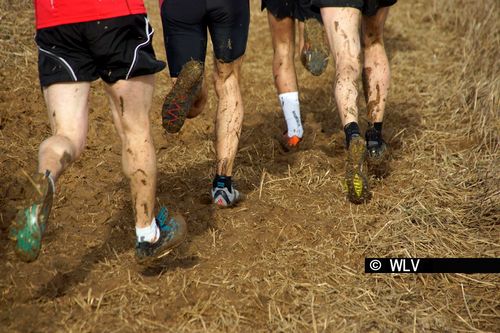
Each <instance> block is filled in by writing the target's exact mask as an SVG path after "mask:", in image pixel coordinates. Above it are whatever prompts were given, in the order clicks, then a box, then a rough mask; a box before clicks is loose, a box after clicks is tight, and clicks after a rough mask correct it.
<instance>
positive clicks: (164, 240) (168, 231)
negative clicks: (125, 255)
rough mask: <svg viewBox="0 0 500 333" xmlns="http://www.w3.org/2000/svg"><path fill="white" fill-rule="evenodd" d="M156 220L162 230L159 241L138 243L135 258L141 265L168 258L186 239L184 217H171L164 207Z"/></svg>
mask: <svg viewBox="0 0 500 333" xmlns="http://www.w3.org/2000/svg"><path fill="white" fill-rule="evenodd" d="M155 220H156V225H157V226H158V228H159V229H160V236H159V238H158V240H157V241H156V242H154V243H150V242H137V243H136V246H135V257H136V259H137V262H138V263H140V264H145V263H148V262H150V261H153V260H155V259H160V258H162V257H164V256H166V255H167V254H169V253H170V251H171V250H172V249H173V248H175V247H177V246H179V245H180V244H181V243H182V242H183V241H184V239H185V238H186V235H187V226H186V221H185V220H184V218H183V217H182V216H180V215H179V216H175V217H170V216H169V213H168V210H167V209H166V208H165V207H162V208H161V209H160V212H159V213H158V215H157V216H156V218H155Z"/></svg>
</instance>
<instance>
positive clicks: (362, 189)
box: [345, 135, 372, 204]
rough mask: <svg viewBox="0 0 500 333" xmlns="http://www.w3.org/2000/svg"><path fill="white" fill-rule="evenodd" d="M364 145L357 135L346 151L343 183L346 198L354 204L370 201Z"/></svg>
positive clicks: (363, 141)
mask: <svg viewBox="0 0 500 333" xmlns="http://www.w3.org/2000/svg"><path fill="white" fill-rule="evenodd" d="M366 154H367V151H366V143H365V140H363V138H362V137H360V136H359V135H356V136H353V137H352V139H351V142H350V144H349V148H348V151H347V166H346V173H345V182H346V186H347V197H348V198H349V201H351V202H352V203H355V204H361V203H364V202H366V201H368V200H370V199H371V196H372V194H371V192H370V185H369V184H368V177H367V176H366V170H365V169H366V168H365V163H366Z"/></svg>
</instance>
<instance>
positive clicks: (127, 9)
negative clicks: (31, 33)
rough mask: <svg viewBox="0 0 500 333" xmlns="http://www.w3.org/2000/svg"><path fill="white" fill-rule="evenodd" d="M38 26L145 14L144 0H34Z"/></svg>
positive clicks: (44, 26) (45, 26)
mask: <svg viewBox="0 0 500 333" xmlns="http://www.w3.org/2000/svg"><path fill="white" fill-rule="evenodd" d="M34 2H35V17H36V28H37V29H42V28H48V27H53V26H56V25H62V24H69V23H79V22H88V21H95V20H102V19H107V18H112V17H118V16H125V15H132V14H145V13H146V7H144V1H143V0H34Z"/></svg>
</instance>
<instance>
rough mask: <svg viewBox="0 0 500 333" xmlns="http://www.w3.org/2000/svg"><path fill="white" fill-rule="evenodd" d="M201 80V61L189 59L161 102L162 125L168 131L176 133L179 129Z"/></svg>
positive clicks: (198, 89) (193, 100)
mask: <svg viewBox="0 0 500 333" xmlns="http://www.w3.org/2000/svg"><path fill="white" fill-rule="evenodd" d="M202 82H203V64H202V63H200V62H198V61H195V60H191V61H189V62H188V63H186V64H185V65H184V67H182V70H181V72H180V74H179V77H178V78H177V81H176V82H175V85H174V86H173V87H172V90H170V92H169V93H168V95H167V96H166V97H165V101H164V102H163V107H162V125H163V128H165V130H166V131H167V132H168V133H177V132H179V131H180V130H181V128H182V125H184V121H185V120H186V116H187V113H188V112H189V110H190V109H191V106H192V105H193V103H194V102H195V100H196V97H197V95H198V93H199V91H200V89H201V84H202Z"/></svg>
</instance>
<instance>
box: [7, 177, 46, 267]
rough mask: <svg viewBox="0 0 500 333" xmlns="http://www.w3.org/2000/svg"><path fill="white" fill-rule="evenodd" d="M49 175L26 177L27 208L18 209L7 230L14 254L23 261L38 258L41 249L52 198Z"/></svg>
mask: <svg viewBox="0 0 500 333" xmlns="http://www.w3.org/2000/svg"><path fill="white" fill-rule="evenodd" d="M49 175H50V173H49V171H47V172H46V173H45V174H37V175H35V176H34V177H29V176H27V177H28V185H27V192H26V198H27V200H26V201H27V207H25V208H23V209H20V210H19V211H18V213H17V216H16V219H15V220H14V222H13V223H12V225H11V227H10V230H9V237H10V238H11V239H12V240H13V241H15V242H16V245H15V252H16V254H17V256H18V257H19V258H20V259H21V260H23V261H25V262H31V261H34V260H35V259H36V258H38V255H39V253H40V249H41V247H42V238H43V234H44V233H45V230H46V228H47V222H48V219H49V216H50V210H51V208H52V202H53V198H54V184H53V182H52V180H51V179H50V177H49Z"/></svg>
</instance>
